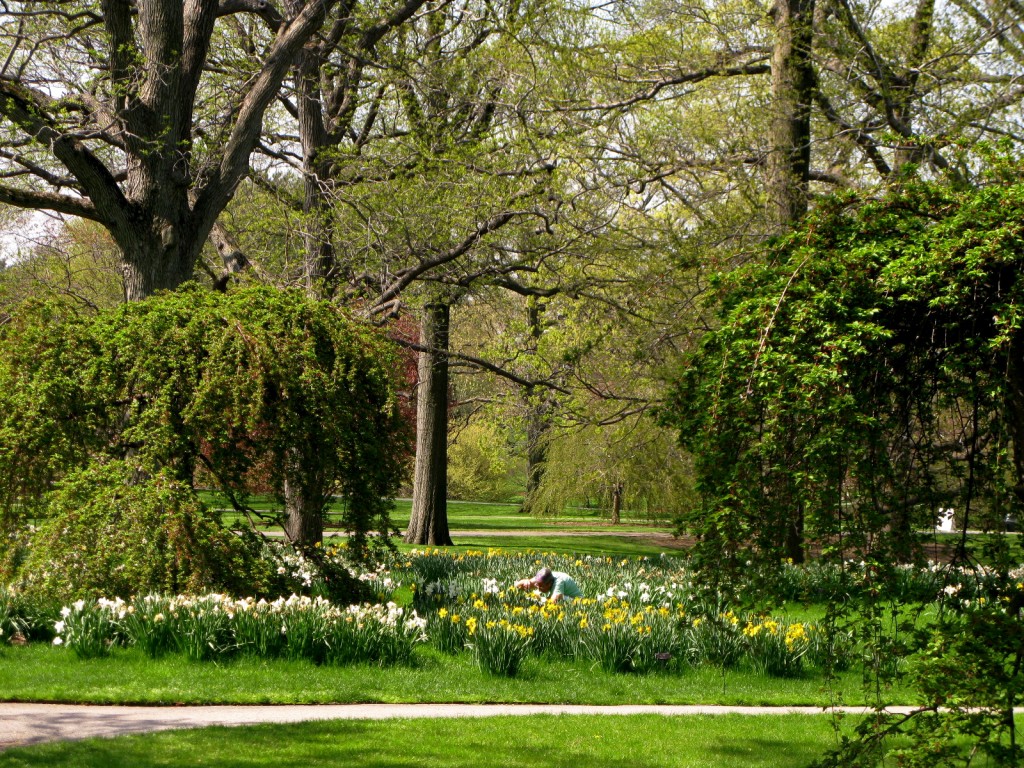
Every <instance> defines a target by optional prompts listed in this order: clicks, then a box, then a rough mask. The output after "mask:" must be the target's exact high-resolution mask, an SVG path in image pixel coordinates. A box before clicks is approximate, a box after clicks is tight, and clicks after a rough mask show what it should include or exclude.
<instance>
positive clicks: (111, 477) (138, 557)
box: [24, 462, 270, 597]
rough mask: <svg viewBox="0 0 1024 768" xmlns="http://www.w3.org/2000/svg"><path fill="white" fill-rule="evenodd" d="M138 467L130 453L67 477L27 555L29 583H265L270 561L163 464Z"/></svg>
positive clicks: (92, 591)
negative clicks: (140, 473)
mask: <svg viewBox="0 0 1024 768" xmlns="http://www.w3.org/2000/svg"><path fill="white" fill-rule="evenodd" d="M134 475H135V472H134V470H132V469H131V468H130V467H129V466H128V465H126V464H125V463H124V462H109V463H106V464H92V465H89V466H87V467H85V468H82V469H80V470H75V471H73V472H72V473H70V474H69V475H68V476H67V477H65V478H64V480H63V482H62V483H61V484H60V486H59V487H58V488H57V489H56V490H55V491H53V493H52V494H50V498H49V506H48V510H47V517H46V519H45V521H44V522H43V524H42V525H41V526H40V528H39V530H38V532H37V533H36V536H35V540H34V542H33V546H32V550H31V555H30V557H29V559H28V561H27V562H26V563H25V565H24V574H25V586H26V587H27V588H31V589H34V590H38V591H40V592H41V593H43V594H49V595H54V596H62V597H84V596H92V597H97V596H100V595H107V594H112V595H124V596H129V595H132V594H134V593H135V592H137V591H138V590H139V589H158V590H163V591H170V592H197V591H201V590H203V589H205V588H206V587H207V585H210V584H216V585H223V586H224V587H228V588H232V589H234V590H236V591H237V590H240V589H248V590H255V591H262V589H264V588H265V587H266V584H267V581H268V579H269V575H270V574H269V565H268V564H266V563H265V562H263V561H262V560H259V559H257V557H256V556H255V555H254V553H252V552H251V550H249V549H248V548H247V547H246V545H245V543H244V541H243V539H241V538H240V537H238V536H236V535H234V534H233V533H231V532H230V531H228V530H226V529H224V528H222V527H221V526H220V525H219V524H218V523H217V522H216V521H215V520H214V519H213V518H212V517H211V516H210V514H209V512H208V511H207V510H206V509H205V508H204V507H203V505H202V503H201V502H200V501H199V499H198V498H197V497H196V495H195V492H194V491H193V490H192V489H191V488H190V487H188V486H187V485H185V484H184V483H183V482H181V481H179V480H176V479H174V478H172V477H169V476H168V473H167V472H166V471H160V472H158V473H157V474H155V475H152V476H146V477H144V478H136V477H135V476H134ZM261 571H262V573H261Z"/></svg>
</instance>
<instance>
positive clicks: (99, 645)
mask: <svg viewBox="0 0 1024 768" xmlns="http://www.w3.org/2000/svg"><path fill="white" fill-rule="evenodd" d="M54 629H55V631H56V636H55V638H54V640H53V642H54V644H55V645H65V646H68V647H70V648H71V649H72V650H74V651H75V653H77V654H78V655H79V656H82V657H86V658H88V657H94V656H99V655H103V654H105V653H107V652H109V649H110V648H111V647H112V646H115V645H134V646H136V647H138V648H140V649H142V650H143V651H144V652H145V653H147V654H148V655H150V656H151V657H157V656H160V655H162V654H164V653H168V652H178V653H181V654H184V655H186V656H188V657H189V658H192V659H195V660H204V659H212V658H219V657H222V656H223V655H225V654H231V653H243V654H250V655H255V656H261V657H283V658H292V659H309V660H312V661H315V662H317V663H327V664H343V663H352V662H371V663H378V664H382V665H383V664H399V663H406V662H408V661H409V659H410V658H411V657H412V653H413V649H414V647H415V646H416V645H418V644H419V643H423V642H426V640H427V635H426V620H425V619H423V618H420V617H419V616H417V615H416V612H415V611H407V610H406V609H405V608H402V607H399V606H397V605H395V604H394V603H391V602H389V603H387V604H363V605H350V606H337V605H334V604H332V603H330V602H329V601H327V600H324V599H322V598H310V597H308V596H302V597H300V596H297V595H292V596H291V597H289V598H279V599H277V600H274V601H270V602H268V601H266V600H255V599H253V598H245V599H241V600H234V599H231V598H229V597H227V596H225V595H219V594H210V595H202V596H199V597H189V596H183V595H179V596H175V597H165V596H157V595H147V596H144V597H136V598H134V599H132V600H131V601H129V602H125V601H124V600H121V599H119V598H117V599H114V600H107V599H105V598H99V599H98V600H79V601H78V602H76V603H75V604H74V605H72V606H70V607H65V608H64V609H63V610H62V618H61V620H60V621H58V622H57V623H56V626H55V627H54Z"/></svg>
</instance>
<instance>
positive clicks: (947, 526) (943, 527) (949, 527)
mask: <svg viewBox="0 0 1024 768" xmlns="http://www.w3.org/2000/svg"><path fill="white" fill-rule="evenodd" d="M935 530H937V531H939V532H940V533H952V532H953V510H952V509H940V510H939V524H938V525H936V526H935Z"/></svg>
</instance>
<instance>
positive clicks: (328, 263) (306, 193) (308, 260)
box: [295, 47, 338, 299]
mask: <svg viewBox="0 0 1024 768" xmlns="http://www.w3.org/2000/svg"><path fill="white" fill-rule="evenodd" d="M323 58H324V56H323V53H322V52H321V50H320V49H319V48H318V47H307V48H306V49H304V50H303V51H302V52H301V53H300V54H299V56H298V58H297V60H296V65H295V81H296V83H295V84H296V90H297V92H298V104H297V108H298V118H299V138H300V140H301V142H302V172H303V186H304V190H303V213H304V214H305V220H304V222H303V235H302V237H303V241H304V245H305V255H304V258H305V268H304V270H303V271H304V272H305V279H306V292H307V293H308V294H309V295H310V296H315V297H317V298H328V299H329V298H331V297H332V296H334V294H335V292H336V290H337V278H338V269H337V264H336V259H337V256H336V254H335V250H334V242H333V240H334V227H333V213H332V206H331V200H330V197H329V194H328V183H329V181H330V179H331V174H332V172H333V163H332V162H331V160H330V157H331V151H332V150H334V149H336V148H335V147H332V141H333V139H332V138H331V136H330V134H329V133H328V129H327V124H326V122H325V110H324V104H323V94H322V92H321V89H320V68H321V66H324V64H325V62H324V60H323Z"/></svg>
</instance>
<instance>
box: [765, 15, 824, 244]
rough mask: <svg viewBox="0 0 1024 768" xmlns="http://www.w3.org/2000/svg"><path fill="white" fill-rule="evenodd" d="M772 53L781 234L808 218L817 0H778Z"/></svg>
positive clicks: (773, 195)
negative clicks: (814, 32)
mask: <svg viewBox="0 0 1024 768" xmlns="http://www.w3.org/2000/svg"><path fill="white" fill-rule="evenodd" d="M771 17H772V19H773V20H774V22H775V48H774V50H773V51H772V109H773V113H774V115H773V119H772V128H771V152H770V154H769V158H768V194H769V197H770V205H771V206H772V208H773V211H774V217H773V218H774V221H775V224H776V227H777V229H778V231H780V232H784V231H786V230H788V229H789V228H790V227H792V225H793V224H795V223H796V222H798V221H800V219H802V218H803V217H804V215H805V214H806V213H807V198H808V180H809V178H810V170H811V100H812V97H813V95H814V71H813V69H812V63H811V44H812V33H813V29H814V0H775V5H774V6H772V10H771Z"/></svg>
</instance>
